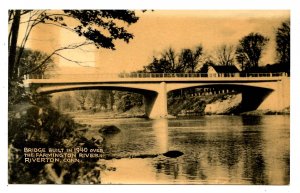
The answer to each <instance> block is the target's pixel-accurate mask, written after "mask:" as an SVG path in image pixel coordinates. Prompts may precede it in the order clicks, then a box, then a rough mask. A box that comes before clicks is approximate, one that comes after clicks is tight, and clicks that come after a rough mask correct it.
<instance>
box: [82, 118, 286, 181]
mask: <svg viewBox="0 0 300 193" xmlns="http://www.w3.org/2000/svg"><path fill="white" fill-rule="evenodd" d="M108 124H114V125H116V126H117V127H118V128H120V129H121V132H120V133H118V134H116V135H112V136H107V137H106V139H105V147H106V151H109V153H110V154H111V155H112V156H118V157H120V156H121V157H131V156H135V155H139V154H162V153H165V152H167V151H169V150H178V151H181V152H183V153H184V154H183V155H182V156H180V157H177V158H167V157H165V156H163V155H159V156H157V157H155V158H144V159H142V158H122V159H112V160H100V162H101V163H102V164H105V165H106V167H107V168H110V169H108V170H105V171H103V172H101V183H103V184H272V185H275V184H276V185H277V184H280V185H286V184H289V178H290V175H289V172H290V170H289V168H290V164H289V160H290V159H289V157H290V143H289V140H290V129H289V128H290V117H289V115H265V116H203V117H197V118H180V119H169V120H167V119H159V120H147V119H103V120H98V121H97V123H95V124H94V125H93V126H92V128H91V129H90V130H88V131H87V132H88V133H89V134H90V135H95V134H97V133H98V129H99V127H101V125H108Z"/></svg>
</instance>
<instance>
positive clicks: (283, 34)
mask: <svg viewBox="0 0 300 193" xmlns="http://www.w3.org/2000/svg"><path fill="white" fill-rule="evenodd" d="M276 51H277V57H278V63H280V64H281V65H285V66H287V67H288V68H289V66H290V21H289V20H288V21H285V22H282V24H281V26H280V27H279V28H278V29H277V31H276Z"/></svg>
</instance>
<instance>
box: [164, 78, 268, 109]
mask: <svg viewBox="0 0 300 193" xmlns="http://www.w3.org/2000/svg"><path fill="white" fill-rule="evenodd" d="M189 88H217V89H220V90H223V89H226V90H227V89H228V90H233V89H234V90H235V91H236V92H238V93H241V94H242V101H241V104H240V105H239V108H238V111H241V112H245V111H253V110H256V109H257V108H258V107H259V106H260V105H261V104H262V103H263V101H265V99H266V98H267V97H268V96H269V95H270V94H271V93H272V92H274V89H273V88H270V87H269V86H268V87H264V86H257V85H251V84H250V85H249V84H248V85H247V84H224V83H212V84H194V85H189V86H183V87H181V86H179V87H178V88H175V89H174V87H173V89H170V91H169V92H172V91H176V90H180V89H189Z"/></svg>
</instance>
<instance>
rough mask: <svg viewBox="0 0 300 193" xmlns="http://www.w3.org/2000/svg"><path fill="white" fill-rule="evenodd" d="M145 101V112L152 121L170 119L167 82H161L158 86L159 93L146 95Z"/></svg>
mask: <svg viewBox="0 0 300 193" xmlns="http://www.w3.org/2000/svg"><path fill="white" fill-rule="evenodd" d="M144 99H145V100H144V104H145V112H146V115H147V116H148V117H149V118H150V119H159V118H166V117H168V108H167V90H166V83H165V82H161V83H160V84H159V85H158V89H157V92H155V93H154V92H153V93H149V94H146V95H144Z"/></svg>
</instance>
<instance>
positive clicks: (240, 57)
mask: <svg viewBox="0 0 300 193" xmlns="http://www.w3.org/2000/svg"><path fill="white" fill-rule="evenodd" d="M268 41H269V39H268V38H267V37H264V36H263V35H261V34H259V33H250V34H249V35H247V36H245V37H243V38H242V39H241V40H240V41H239V45H238V47H237V49H236V52H235V53H236V59H237V61H238V62H239V63H240V64H242V69H243V70H250V69H255V68H257V67H258V64H259V60H260V58H261V56H262V51H263V49H264V48H265V46H266V44H267V43H268Z"/></svg>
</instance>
